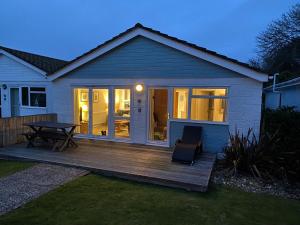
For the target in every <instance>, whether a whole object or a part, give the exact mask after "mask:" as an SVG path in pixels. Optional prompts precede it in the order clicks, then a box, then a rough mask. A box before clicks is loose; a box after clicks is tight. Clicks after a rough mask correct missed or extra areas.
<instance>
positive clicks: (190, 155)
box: [172, 126, 202, 164]
mask: <svg viewBox="0 0 300 225" xmlns="http://www.w3.org/2000/svg"><path fill="white" fill-rule="evenodd" d="M201 151H202V127H200V126H185V127H184V129H183V134H182V138H181V139H178V140H177V141H176V144H175V147H174V151H173V155H172V161H175V162H182V163H190V164H193V162H194V160H195V158H196V155H197V154H198V153H200V152H201Z"/></svg>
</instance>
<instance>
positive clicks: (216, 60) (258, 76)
mask: <svg viewBox="0 0 300 225" xmlns="http://www.w3.org/2000/svg"><path fill="white" fill-rule="evenodd" d="M139 35H140V36H143V37H145V38H149V39H151V40H153V41H156V42H159V43H161V44H164V45H166V46H169V47H171V48H174V49H177V50H179V51H182V52H185V53H187V54H189V55H192V56H195V57H197V58H200V59H203V60H205V61H208V62H210V63H213V64H216V65H218V66H221V67H224V68H226V69H229V70H232V71H234V72H237V73H239V74H242V75H244V76H247V77H250V78H252V79H254V80H257V81H260V82H266V81H268V75H267V74H265V73H261V72H258V71H255V70H252V69H250V68H246V67H244V66H241V65H239V64H236V63H234V62H231V61H229V60H225V59H222V58H220V57H217V56H214V55H212V54H209V53H206V52H204V51H201V50H198V49H195V48H193V47H190V46H187V45H184V44H182V43H179V42H177V41H174V40H170V39H169V38H165V37H163V36H161V35H159V34H156V33H153V32H150V31H147V30H144V29H143V28H136V29H134V30H133V31H131V32H129V33H128V34H126V35H124V36H122V37H120V38H118V39H116V40H114V41H112V42H110V43H108V44H106V45H104V46H102V47H101V48H99V49H97V50H95V51H94V52H92V53H90V54H88V55H86V56H84V57H82V58H80V59H78V60H76V61H74V62H73V63H71V64H70V65H67V66H66V67H64V68H62V69H60V70H58V71H57V72H55V73H54V74H52V75H51V76H50V77H49V78H50V79H51V80H55V79H57V78H59V77H60V76H63V75H64V74H66V73H68V72H70V71H72V70H74V69H76V68H78V67H79V66H81V65H83V64H85V63H87V62H89V61H91V60H93V59H95V58H96V57H98V56H100V55H102V54H104V53H106V52H108V51H110V50H112V49H113V48H116V47H118V46H119V45H121V44H123V43H125V42H127V41H129V40H130V39H132V38H134V37H136V36H139Z"/></svg>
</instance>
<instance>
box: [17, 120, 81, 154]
mask: <svg viewBox="0 0 300 225" xmlns="http://www.w3.org/2000/svg"><path fill="white" fill-rule="evenodd" d="M24 126H28V127H30V128H31V130H32V132H28V133H24V134H23V135H25V137H26V138H27V141H28V144H27V147H31V146H34V141H35V140H36V138H41V139H43V140H44V141H47V142H48V140H51V141H52V142H53V147H52V150H58V151H63V150H64V149H65V148H67V147H69V146H74V147H77V144H76V143H75V141H74V139H73V136H74V131H75V128H76V126H77V125H76V124H72V123H58V122H50V121H39V122H30V123H24ZM59 141H61V142H62V144H61V145H59Z"/></svg>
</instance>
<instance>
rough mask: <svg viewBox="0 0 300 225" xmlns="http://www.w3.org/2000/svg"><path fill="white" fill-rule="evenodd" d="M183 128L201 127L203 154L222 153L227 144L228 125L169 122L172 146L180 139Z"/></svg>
mask: <svg viewBox="0 0 300 225" xmlns="http://www.w3.org/2000/svg"><path fill="white" fill-rule="evenodd" d="M184 126H201V127H202V128H203V134H202V138H203V150H204V151H205V152H211V153H217V152H222V150H223V148H224V146H226V145H227V143H228V138H229V131H228V125H215V124H204V123H203V124H201V123H188V122H177V121H170V143H171V146H174V144H175V142H176V140H177V139H180V138H181V137H182V132H183V127H184Z"/></svg>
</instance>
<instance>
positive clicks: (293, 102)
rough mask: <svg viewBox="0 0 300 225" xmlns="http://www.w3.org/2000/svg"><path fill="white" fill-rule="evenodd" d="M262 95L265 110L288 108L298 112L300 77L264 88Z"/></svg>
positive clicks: (299, 107)
mask: <svg viewBox="0 0 300 225" xmlns="http://www.w3.org/2000/svg"><path fill="white" fill-rule="evenodd" d="M264 93H265V107H266V108H269V109H277V108H279V107H283V106H290V107H295V110H297V111H300V77H297V78H294V79H291V80H288V81H285V82H281V83H277V84H276V85H275V88H274V87H273V85H272V86H269V87H266V88H265V89H264Z"/></svg>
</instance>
